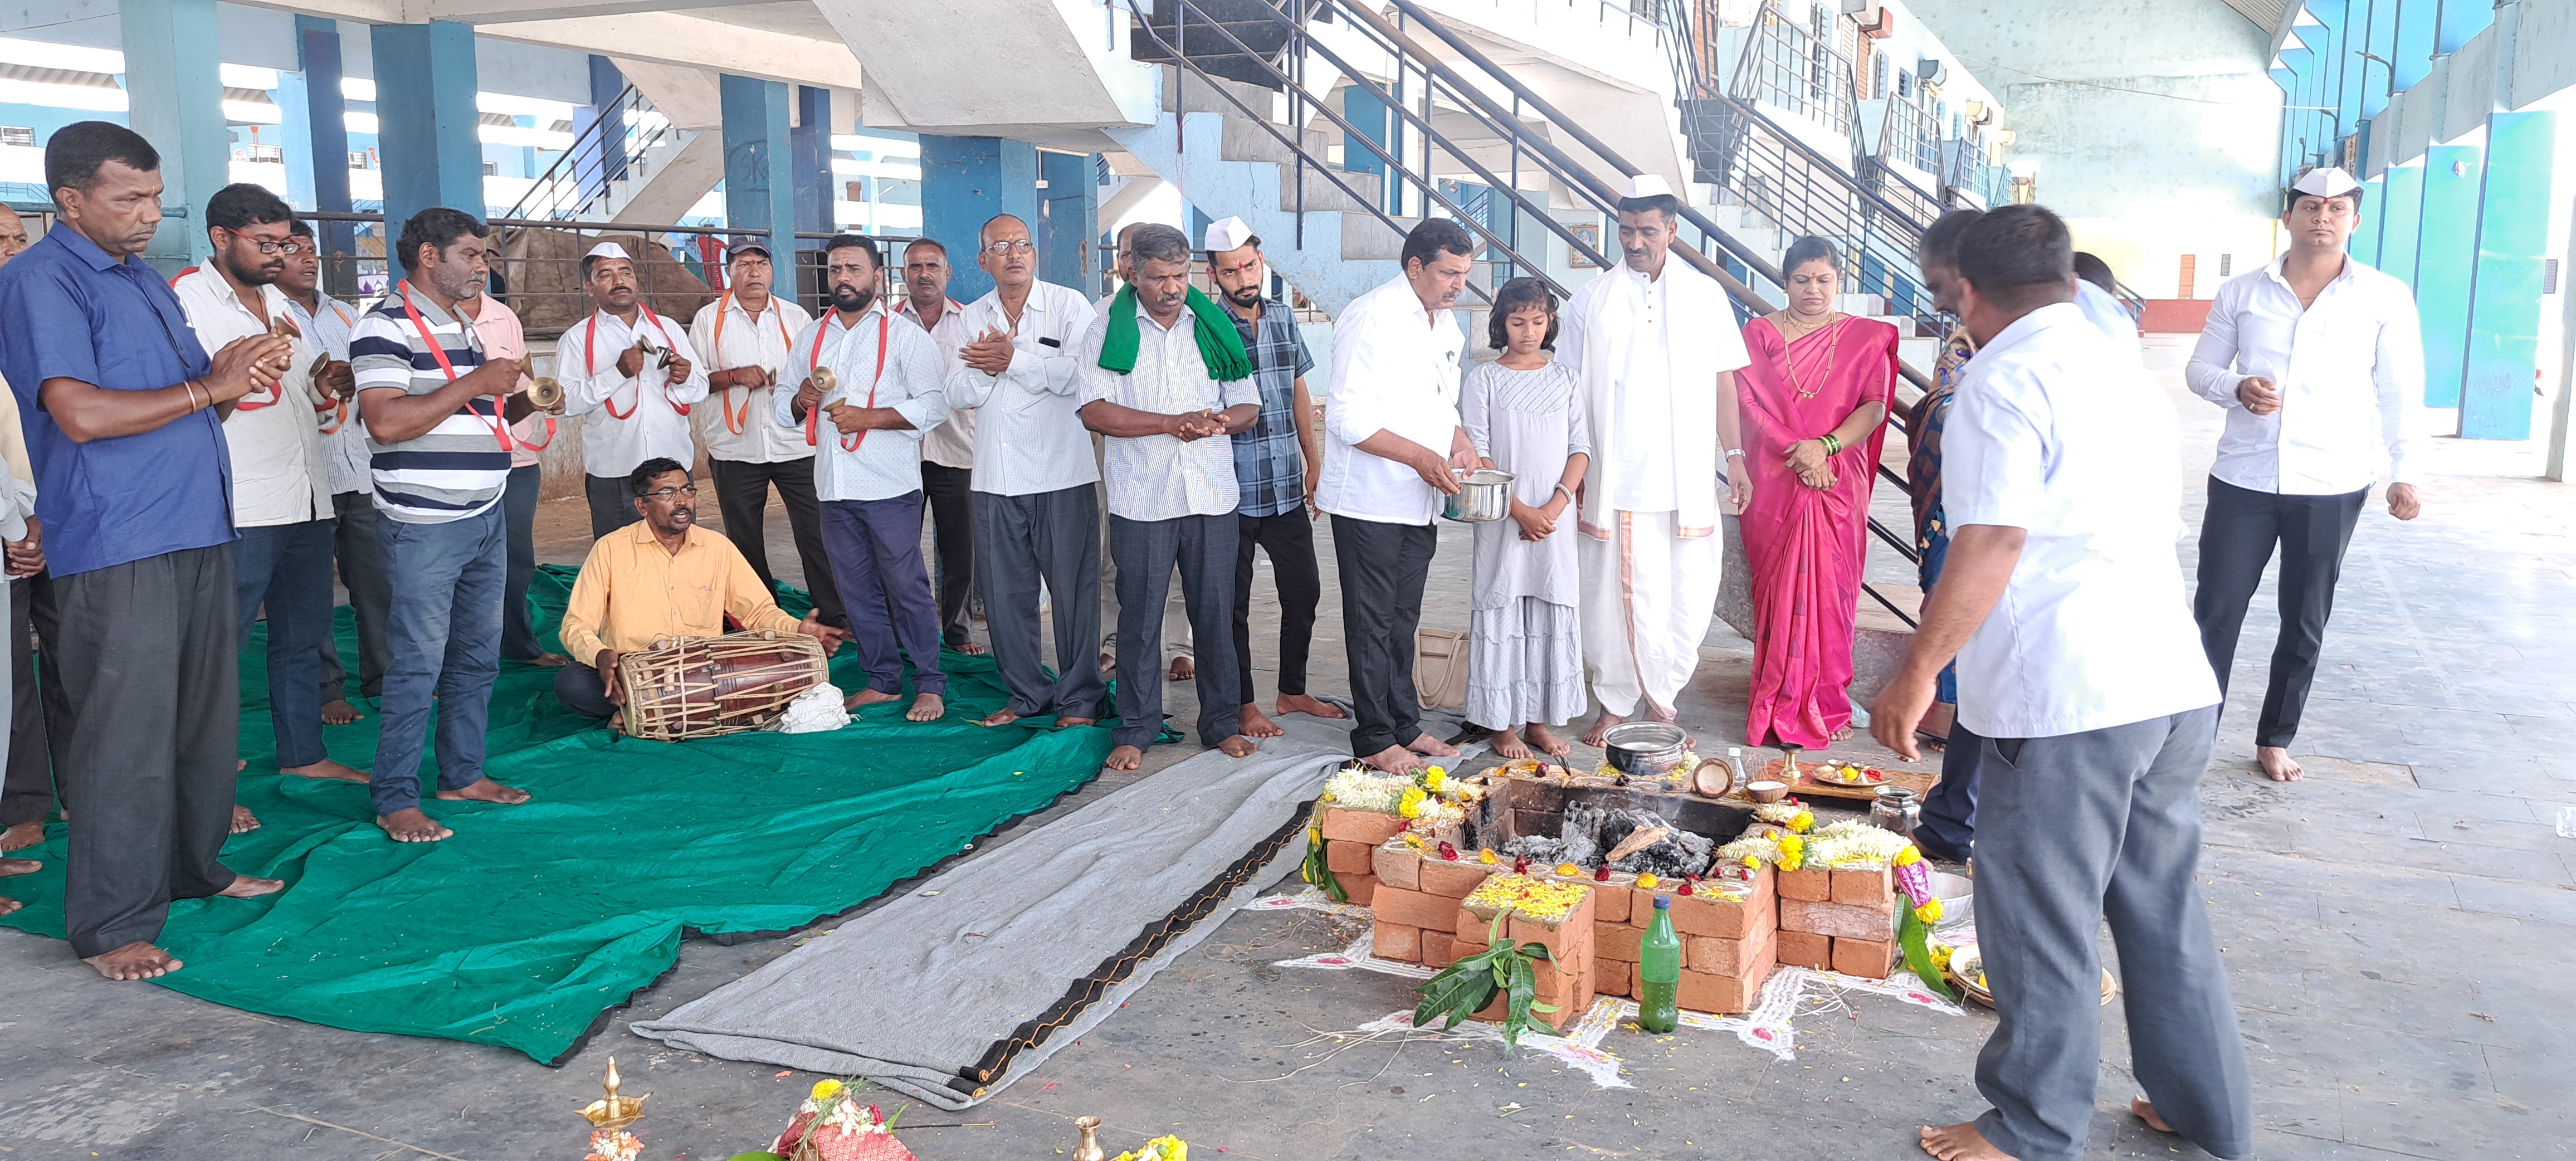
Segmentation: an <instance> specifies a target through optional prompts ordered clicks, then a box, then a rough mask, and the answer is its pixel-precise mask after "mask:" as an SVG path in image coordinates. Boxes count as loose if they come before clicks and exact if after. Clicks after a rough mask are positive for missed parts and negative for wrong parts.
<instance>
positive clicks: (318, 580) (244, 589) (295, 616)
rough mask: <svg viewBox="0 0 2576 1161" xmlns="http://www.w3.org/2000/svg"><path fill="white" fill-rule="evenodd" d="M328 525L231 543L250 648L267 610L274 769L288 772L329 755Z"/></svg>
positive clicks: (248, 534)
mask: <svg viewBox="0 0 2576 1161" xmlns="http://www.w3.org/2000/svg"><path fill="white" fill-rule="evenodd" d="M333 530H334V524H333V522H332V521H330V520H303V521H298V522H296V523H293V524H271V525H268V526H266V527H262V528H244V529H241V530H240V539H238V540H235V541H233V591H234V592H235V594H236V595H237V596H238V597H239V598H240V608H241V635H240V638H239V642H238V644H236V645H235V646H234V648H235V649H237V650H238V649H242V648H247V647H248V646H249V645H250V630H251V626H252V625H254V624H257V623H258V621H259V609H260V606H261V605H263V604H265V605H267V606H268V727H269V730H270V732H271V733H273V734H274V735H276V739H277V764H278V766H279V767H281V768H285V769H293V768H294V767H297V766H310V765H312V764H314V763H316V762H319V761H321V760H323V759H324V758H327V757H329V756H330V755H329V754H327V753H325V752H324V751H323V749H322V690H321V686H322V653H321V649H322V642H323V641H325V640H327V639H328V638H329V637H330V635H331V541H332V533H333Z"/></svg>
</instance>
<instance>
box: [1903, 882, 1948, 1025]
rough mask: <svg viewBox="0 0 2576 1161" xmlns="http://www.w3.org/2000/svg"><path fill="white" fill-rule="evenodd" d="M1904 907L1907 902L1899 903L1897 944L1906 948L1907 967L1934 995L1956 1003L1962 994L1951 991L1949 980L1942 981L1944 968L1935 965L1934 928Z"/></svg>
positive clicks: (1912, 910)
mask: <svg viewBox="0 0 2576 1161" xmlns="http://www.w3.org/2000/svg"><path fill="white" fill-rule="evenodd" d="M1904 904H1905V901H1904V900H1902V899H1899V900H1897V908H1896V910H1897V912H1898V919H1897V925H1896V942H1897V945H1898V946H1900V947H1903V948H1904V949H1905V966H1907V967H1910V968H1913V969H1914V975H1915V977H1916V978H1917V979H1920V980H1922V981H1923V986H1924V987H1926V988H1930V989H1931V990H1932V994H1933V995H1936V996H1939V997H1941V998H1942V999H1944V1000H1948V1001H1950V1002H1951V1003H1954V1004H1955V1003H1957V1002H1958V1001H1959V994H1958V993H1957V992H1953V991H1951V990H1950V983H1949V981H1947V980H1944V979H1942V978H1941V969H1940V968H1938V967H1936V966H1934V965H1933V963H1932V928H1931V927H1930V926H1929V925H1928V924H1926V923H1924V922H1923V920H1922V918H1921V917H1919V916H1917V915H1915V914H1914V909H1913V908H1911V907H1908V906H1905V905H1904Z"/></svg>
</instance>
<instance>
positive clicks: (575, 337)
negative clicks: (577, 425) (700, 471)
mask: <svg viewBox="0 0 2576 1161" xmlns="http://www.w3.org/2000/svg"><path fill="white" fill-rule="evenodd" d="M639 336H640V337H642V338H644V339H647V340H649V341H651V343H652V344H653V345H654V346H655V347H659V348H662V349H665V350H670V351H675V352H677V353H678V354H679V355H680V356H681V357H682V358H685V359H687V360H689V376H688V378H686V379H683V380H681V381H680V382H677V383H673V382H671V381H670V378H671V373H670V372H669V371H666V370H664V369H662V368H660V367H657V366H655V365H654V362H655V361H654V360H652V359H649V358H648V359H646V360H644V365H643V366H642V367H641V368H639V369H638V370H637V372H636V374H635V376H634V377H633V378H629V377H627V376H625V375H621V374H619V373H618V371H617V360H618V357H619V356H621V355H624V354H625V353H626V352H627V351H628V350H629V349H631V348H633V347H634V346H635V340H636V339H637V338H638V337H639ZM555 380H556V382H558V383H561V384H562V385H563V391H564V410H565V411H566V412H568V413H570V414H573V415H577V416H580V417H581V461H582V471H584V472H586V473H588V474H590V475H593V476H598V477H601V478H603V479H623V478H624V477H625V476H626V474H627V473H629V472H632V471H634V470H635V468H636V466H637V465H639V464H642V463H643V462H644V461H646V460H649V459H652V458H654V457H655V456H662V457H667V458H669V459H674V460H678V461H679V462H681V463H684V464H685V463H690V462H692V461H694V460H696V459H697V458H698V445H697V433H696V432H694V431H692V430H691V429H690V426H689V409H690V408H691V407H692V406H694V405H696V404H698V403H702V402H705V401H706V398H707V364H706V361H705V360H703V359H700V358H699V357H698V355H697V348H695V347H692V346H690V345H689V332H688V331H686V330H684V329H682V328H681V326H680V324H679V323H677V322H674V321H672V320H670V319H668V318H665V317H663V316H661V315H657V314H654V313H653V312H651V311H649V310H643V309H638V310H637V311H636V314H635V321H634V322H632V323H629V322H627V321H626V320H624V319H621V318H619V317H617V316H616V315H613V314H610V313H608V312H606V311H592V312H591V315H590V317H589V318H586V319H583V320H582V321H580V322H577V323H574V324H573V325H572V329H570V330H567V331H565V332H564V333H563V337H562V338H560V339H557V340H555Z"/></svg>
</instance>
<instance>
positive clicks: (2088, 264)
mask: <svg viewBox="0 0 2576 1161" xmlns="http://www.w3.org/2000/svg"><path fill="white" fill-rule="evenodd" d="M2075 309H2077V310H2080V311H2083V312H2084V317H2085V318H2087V319H2090V320H2092V322H2093V326H2094V328H2095V329H2096V330H2099V331H2101V332H2102V333H2103V334H2105V335H2109V336H2110V337H2111V344H2112V345H2113V346H2116V347H2118V348H2120V350H2121V351H2123V352H2125V353H2126V354H2127V355H2128V356H2129V357H2130V358H2132V359H2143V358H2144V356H2145V348H2144V347H2143V346H2141V345H2140V343H2139V342H2138V319H2137V316H2135V315H2132V314H2130V313H2129V306H2128V304H2127V303H2124V302H2121V301H2120V280H2119V278H2118V277H2117V276H2115V275H2113V274H2112V273H2111V264H2110V263H2108V262H2105V261H2103V260H2101V259H2100V258H2097V257H2095V256H2093V255H2091V254H2087V253H2085V252H2083V251H2081V250H2078V251H2076V252H2075Z"/></svg>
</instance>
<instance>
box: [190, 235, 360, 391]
mask: <svg viewBox="0 0 2576 1161" xmlns="http://www.w3.org/2000/svg"><path fill="white" fill-rule="evenodd" d="M191 274H205V275H206V277H208V278H221V277H223V275H221V274H215V273H211V272H208V271H207V270H206V268H205V267H202V266H191V267H189V268H187V269H185V270H182V271H180V272H178V273H177V274H173V275H171V276H170V285H171V287H172V288H174V289H175V288H177V287H178V285H179V280H180V279H182V278H186V277H187V276H189V275H191ZM225 285H226V286H228V287H229V286H230V285H231V284H230V283H226V284H225ZM299 337H300V336H299ZM284 398H286V380H285V379H283V378H280V379H279V380H278V381H277V382H275V383H271V384H269V386H268V398H266V399H259V400H254V399H251V398H248V397H247V396H245V397H244V398H242V399H240V400H238V401H236V402H235V403H234V404H233V410H235V411H257V410H259V409H260V408H263V407H275V406H277V403H278V401H279V400H281V399H284ZM315 410H317V411H327V410H329V408H316V409H315Z"/></svg>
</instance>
